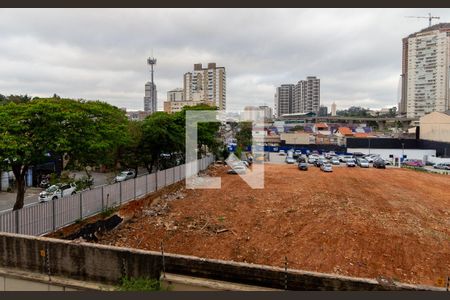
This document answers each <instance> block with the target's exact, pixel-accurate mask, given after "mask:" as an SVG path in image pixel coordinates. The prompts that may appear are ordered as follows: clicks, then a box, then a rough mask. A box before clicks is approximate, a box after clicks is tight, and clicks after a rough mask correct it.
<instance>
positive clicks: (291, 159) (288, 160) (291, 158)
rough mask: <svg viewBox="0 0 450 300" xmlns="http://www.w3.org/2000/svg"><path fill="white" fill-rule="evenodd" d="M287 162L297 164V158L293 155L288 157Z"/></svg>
mask: <svg viewBox="0 0 450 300" xmlns="http://www.w3.org/2000/svg"><path fill="white" fill-rule="evenodd" d="M286 163H287V164H295V159H294V158H293V157H286Z"/></svg>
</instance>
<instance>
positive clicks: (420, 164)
mask: <svg viewBox="0 0 450 300" xmlns="http://www.w3.org/2000/svg"><path fill="white" fill-rule="evenodd" d="M402 164H403V165H405V166H410V167H423V166H425V164H424V163H423V162H422V161H421V160H420V159H405V160H404V161H403V163H402Z"/></svg>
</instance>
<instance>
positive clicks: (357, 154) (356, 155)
mask: <svg viewBox="0 0 450 300" xmlns="http://www.w3.org/2000/svg"><path fill="white" fill-rule="evenodd" d="M364 155H365V154H364V153H362V152H353V157H354V158H357V157H363V156H364Z"/></svg>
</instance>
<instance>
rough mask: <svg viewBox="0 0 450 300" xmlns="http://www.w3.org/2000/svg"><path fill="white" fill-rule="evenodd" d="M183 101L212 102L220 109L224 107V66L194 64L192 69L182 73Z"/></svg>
mask: <svg viewBox="0 0 450 300" xmlns="http://www.w3.org/2000/svg"><path fill="white" fill-rule="evenodd" d="M183 94H184V95H183V97H184V101H198V102H201V101H203V102H212V103H213V105H215V106H217V107H218V108H219V109H221V110H225V109H226V72H225V67H217V66H216V63H208V67H206V68H203V66H202V64H194V71H193V72H188V73H185V74H184V78H183Z"/></svg>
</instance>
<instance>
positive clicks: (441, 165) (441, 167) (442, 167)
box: [433, 163, 450, 170]
mask: <svg viewBox="0 0 450 300" xmlns="http://www.w3.org/2000/svg"><path fill="white" fill-rule="evenodd" d="M433 168H435V169H439V170H450V163H439V164H434V165H433Z"/></svg>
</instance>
